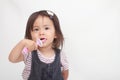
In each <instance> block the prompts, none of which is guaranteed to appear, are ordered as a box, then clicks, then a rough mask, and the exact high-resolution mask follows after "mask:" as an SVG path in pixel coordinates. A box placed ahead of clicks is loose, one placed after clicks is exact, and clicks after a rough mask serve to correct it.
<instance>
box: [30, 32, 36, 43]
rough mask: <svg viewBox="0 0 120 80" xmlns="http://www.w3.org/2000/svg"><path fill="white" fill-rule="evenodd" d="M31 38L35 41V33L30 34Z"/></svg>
mask: <svg viewBox="0 0 120 80" xmlns="http://www.w3.org/2000/svg"><path fill="white" fill-rule="evenodd" d="M31 37H32V40H33V41H36V39H37V35H36V34H35V33H33V32H31Z"/></svg>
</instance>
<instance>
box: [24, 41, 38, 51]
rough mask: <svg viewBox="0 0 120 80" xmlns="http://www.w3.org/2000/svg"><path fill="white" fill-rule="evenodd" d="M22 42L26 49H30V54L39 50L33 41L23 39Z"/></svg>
mask: <svg viewBox="0 0 120 80" xmlns="http://www.w3.org/2000/svg"><path fill="white" fill-rule="evenodd" d="M22 42H23V43H24V47H26V48H27V49H28V52H31V51H33V50H37V49H38V45H37V44H36V42H35V41H33V40H29V39H23V40H22Z"/></svg>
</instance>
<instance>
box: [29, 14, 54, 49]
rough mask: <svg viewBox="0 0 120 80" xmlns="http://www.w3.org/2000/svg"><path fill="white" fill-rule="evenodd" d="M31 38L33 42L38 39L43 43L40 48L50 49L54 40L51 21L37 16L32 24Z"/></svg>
mask: <svg viewBox="0 0 120 80" xmlns="http://www.w3.org/2000/svg"><path fill="white" fill-rule="evenodd" d="M31 36H32V39H33V40H34V41H36V40H37V39H40V40H41V41H42V43H43V46H42V47H47V46H50V47H52V43H53V40H54V38H56V35H55V28H54V25H53V22H52V20H50V19H49V18H48V17H46V16H38V18H37V19H36V20H35V22H34V24H33V31H31Z"/></svg>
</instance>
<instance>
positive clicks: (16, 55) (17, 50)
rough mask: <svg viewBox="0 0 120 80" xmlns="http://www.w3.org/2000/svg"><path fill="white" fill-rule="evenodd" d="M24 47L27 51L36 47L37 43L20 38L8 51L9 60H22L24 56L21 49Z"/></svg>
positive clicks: (14, 61)
mask: <svg viewBox="0 0 120 80" xmlns="http://www.w3.org/2000/svg"><path fill="white" fill-rule="evenodd" d="M24 47H27V48H28V51H29V52H30V51H32V50H35V49H37V44H36V43H35V42H34V41H32V40H28V39H23V40H21V41H20V42H19V43H18V44H17V45H16V46H15V47H14V48H13V49H12V50H11V52H10V54H9V61H10V62H13V63H17V62H21V61H23V60H24V56H23V54H22V50H23V48H24Z"/></svg>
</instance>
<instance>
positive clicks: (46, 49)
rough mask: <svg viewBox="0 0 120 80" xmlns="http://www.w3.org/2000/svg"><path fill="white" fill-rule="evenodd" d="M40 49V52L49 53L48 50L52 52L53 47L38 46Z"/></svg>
mask: <svg viewBox="0 0 120 80" xmlns="http://www.w3.org/2000/svg"><path fill="white" fill-rule="evenodd" d="M38 49H39V50H40V52H42V53H43V54H46V53H50V52H53V51H54V49H53V48H52V47H51V46H49V47H40V48H38Z"/></svg>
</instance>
